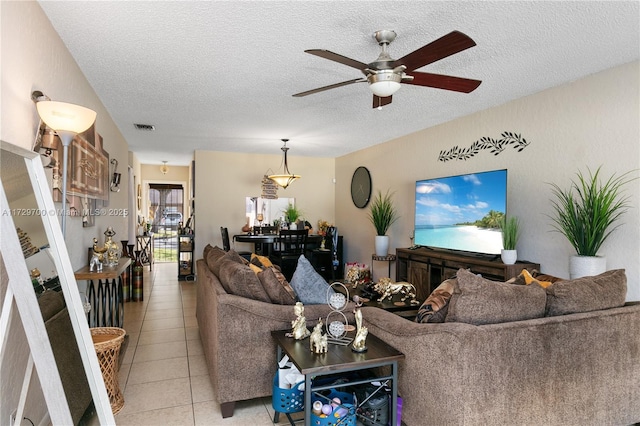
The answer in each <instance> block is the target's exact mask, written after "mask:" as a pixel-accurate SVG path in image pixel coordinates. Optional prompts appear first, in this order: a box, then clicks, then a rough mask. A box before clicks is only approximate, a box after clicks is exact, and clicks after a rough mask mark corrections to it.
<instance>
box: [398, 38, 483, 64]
mask: <svg viewBox="0 0 640 426" xmlns="http://www.w3.org/2000/svg"><path fill="white" fill-rule="evenodd" d="M475 45H476V42H475V41H473V40H472V39H471V37H469V36H468V35H466V34H463V33H461V32H460V31H452V32H450V33H449V34H447V35H445V36H442V37H440V38H439V39H437V40H435V41H432V42H431V43H429V44H427V45H425V46H422V47H421V48H420V49H417V50H414V51H413V52H411V53H409V54H408V55H405V56H403V57H402V58H400V59H398V60H396V61H395V62H394V63H393V65H392V66H393V67H397V66H398V65H405V66H406V67H407V71H413V70H415V69H418V68H421V67H423V66H425V65H428V64H431V63H433V62H436V61H439V60H440V59H444V58H446V57H447V56H451V55H453V54H454V53H458V52H462V51H463V50H466V49H468V48H470V47H473V46H475Z"/></svg>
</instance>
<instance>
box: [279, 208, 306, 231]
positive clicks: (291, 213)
mask: <svg viewBox="0 0 640 426" xmlns="http://www.w3.org/2000/svg"><path fill="white" fill-rule="evenodd" d="M282 213H284V218H285V220H286V221H287V223H288V224H289V229H297V227H296V222H297V220H298V218H299V217H300V216H302V212H301V211H300V209H298V208H297V207H296V206H294V205H293V204H291V203H289V205H288V206H287V208H286V209H284V210H283V211H282Z"/></svg>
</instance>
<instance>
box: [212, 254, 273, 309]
mask: <svg viewBox="0 0 640 426" xmlns="http://www.w3.org/2000/svg"><path fill="white" fill-rule="evenodd" d="M219 278H220V283H221V284H222V286H223V287H224V288H225V290H227V293H231V294H235V295H237V296H242V297H246V298H248V299H253V300H260V301H262V302H267V303H271V299H269V295H268V294H267V292H266V291H265V289H264V288H263V287H262V284H261V283H260V280H259V279H258V276H257V275H256V274H254V273H253V271H252V270H251V268H249V266H247V265H244V264H242V263H238V262H234V261H232V260H224V261H222V262H221V265H220V275H219Z"/></svg>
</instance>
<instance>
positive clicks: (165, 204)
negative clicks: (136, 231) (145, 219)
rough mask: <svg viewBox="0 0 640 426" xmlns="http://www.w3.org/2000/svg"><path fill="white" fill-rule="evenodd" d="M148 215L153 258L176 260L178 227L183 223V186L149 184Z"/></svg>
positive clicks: (159, 260)
mask: <svg viewBox="0 0 640 426" xmlns="http://www.w3.org/2000/svg"><path fill="white" fill-rule="evenodd" d="M149 200H150V204H149V217H150V218H153V221H152V223H151V232H153V242H154V249H153V259H154V261H155V262H177V261H178V228H180V227H181V226H182V225H183V223H184V188H183V187H182V185H178V184H159V183H152V184H149Z"/></svg>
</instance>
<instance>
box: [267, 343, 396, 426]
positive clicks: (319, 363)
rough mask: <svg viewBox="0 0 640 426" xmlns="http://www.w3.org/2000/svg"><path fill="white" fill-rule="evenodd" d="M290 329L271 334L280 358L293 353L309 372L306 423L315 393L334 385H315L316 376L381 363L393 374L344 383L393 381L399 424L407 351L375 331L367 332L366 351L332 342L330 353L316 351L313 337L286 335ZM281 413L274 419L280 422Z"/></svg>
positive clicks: (393, 417) (291, 356)
mask: <svg viewBox="0 0 640 426" xmlns="http://www.w3.org/2000/svg"><path fill="white" fill-rule="evenodd" d="M288 332H290V330H287V331H272V332H271V335H272V336H273V338H274V340H275V341H276V343H277V346H278V361H280V359H281V358H282V356H283V353H285V354H287V355H288V356H289V359H290V360H291V362H293V364H295V366H296V367H297V368H298V370H300V373H302V374H304V376H305V384H304V386H305V387H304V389H305V393H304V424H305V426H310V425H311V395H312V393H313V392H319V391H322V390H326V389H331V388H332V387H334V385H326V386H314V385H313V383H312V382H311V379H312V378H317V377H319V376H323V375H329V374H331V375H335V374H337V373H347V372H353V371H359V370H365V369H372V368H375V367H381V366H390V367H391V374H390V375H386V376H385V375H382V376H376V377H372V378H367V379H362V380H356V381H350V382H349V383H347V384H344V385H341V386H352V385H358V384H363V383H370V382H372V381H385V380H390V381H391V403H390V405H389V409H390V411H391V413H390V416H389V417H390V418H391V423H390V424H392V425H395V424H396V419H397V406H398V361H399V360H401V359H404V354H403V353H401V352H399V351H397V350H396V349H394V348H393V347H391V346H389V345H388V344H386V343H385V342H383V341H382V340H380V339H378V338H377V337H376V336H373V335H372V334H371V333H369V335H368V336H367V351H366V352H363V353H357V352H353V351H352V350H351V346H343V345H335V344H329V347H328V351H327V353H324V354H316V353H314V352H311V350H310V349H309V338H306V339H304V340H295V339H293V338H291V337H286V335H285V334H286V333H288ZM277 416H278V413H277V412H276V417H275V418H274V421H276V422H277V420H278V418H277Z"/></svg>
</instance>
